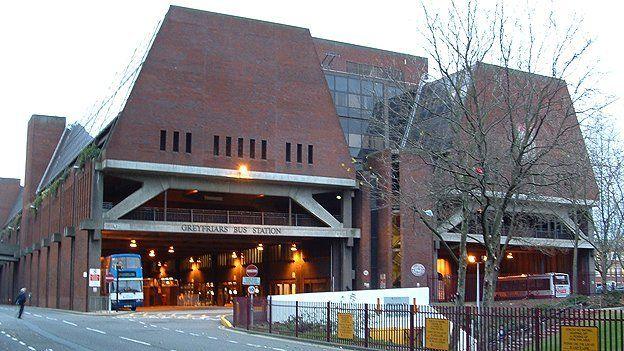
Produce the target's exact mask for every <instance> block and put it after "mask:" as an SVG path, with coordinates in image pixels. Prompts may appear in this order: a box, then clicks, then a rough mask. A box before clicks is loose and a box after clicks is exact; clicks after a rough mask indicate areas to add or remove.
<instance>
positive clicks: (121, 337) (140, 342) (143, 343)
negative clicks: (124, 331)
mask: <svg viewBox="0 0 624 351" xmlns="http://www.w3.org/2000/svg"><path fill="white" fill-rule="evenodd" d="M119 338H120V339H124V340H128V341H132V342H136V343H137V344H141V345H145V346H152V344H149V343H146V342H145V341H139V340H134V339H130V338H126V337H123V336H120V337H119Z"/></svg>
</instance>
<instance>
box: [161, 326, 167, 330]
mask: <svg viewBox="0 0 624 351" xmlns="http://www.w3.org/2000/svg"><path fill="white" fill-rule="evenodd" d="M161 328H163V329H164V330H169V328H167V327H161Z"/></svg>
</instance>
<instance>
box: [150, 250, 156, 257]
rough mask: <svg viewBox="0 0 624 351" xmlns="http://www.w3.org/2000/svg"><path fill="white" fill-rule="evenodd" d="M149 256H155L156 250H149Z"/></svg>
mask: <svg viewBox="0 0 624 351" xmlns="http://www.w3.org/2000/svg"><path fill="white" fill-rule="evenodd" d="M148 256H149V257H154V256H156V251H154V250H149V254H148Z"/></svg>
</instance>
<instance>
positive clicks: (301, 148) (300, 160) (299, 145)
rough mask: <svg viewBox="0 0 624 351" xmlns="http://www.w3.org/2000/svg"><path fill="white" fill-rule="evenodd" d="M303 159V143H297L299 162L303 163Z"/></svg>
mask: <svg viewBox="0 0 624 351" xmlns="http://www.w3.org/2000/svg"><path fill="white" fill-rule="evenodd" d="M302 159H303V145H301V144H297V163H301V162H302Z"/></svg>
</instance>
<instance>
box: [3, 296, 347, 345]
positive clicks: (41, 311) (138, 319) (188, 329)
mask: <svg viewBox="0 0 624 351" xmlns="http://www.w3.org/2000/svg"><path fill="white" fill-rule="evenodd" d="M25 311H26V312H25V313H24V315H23V317H22V319H17V318H16V313H17V308H16V307H15V306H7V305H0V350H7V351H9V350H10V351H16V350H17V351H19V350H24V351H27V350H30V351H34V350H37V351H39V350H41V351H43V350H47V351H66V350H76V351H97V350H102V351H104V350H106V351H110V350H115V351H122V350H133V351H134V350H167V351H172V350H176V351H182V350H221V351H225V350H237V351H238V350H240V351H252V350H256V351H257V350H270V351H291V350H293V351H313V350H314V351H319V350H327V351H332V350H338V349H335V348H331V347H326V346H319V345H314V344H309V343H304V342H299V341H291V340H283V339H278V338H273V337H265V336H258V335H251V334H247V333H245V332H242V331H238V330H232V329H228V328H225V327H223V326H221V323H220V318H219V316H220V315H223V314H225V313H230V312H231V310H204V311H171V312H163V311H159V312H137V313H130V314H124V315H117V316H110V315H105V316H101V315H92V314H80V313H71V312H64V311H59V310H53V309H45V308H36V307H28V306H27V307H26V310H25Z"/></svg>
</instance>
